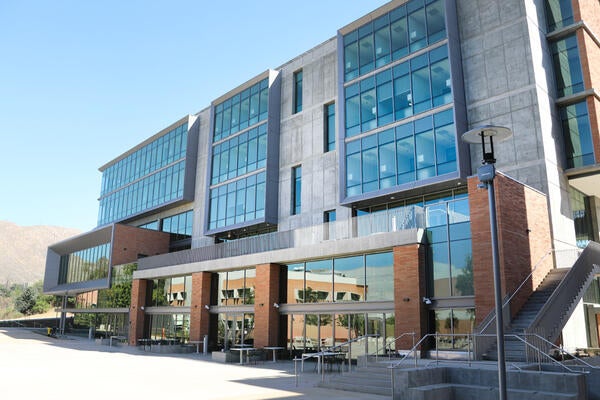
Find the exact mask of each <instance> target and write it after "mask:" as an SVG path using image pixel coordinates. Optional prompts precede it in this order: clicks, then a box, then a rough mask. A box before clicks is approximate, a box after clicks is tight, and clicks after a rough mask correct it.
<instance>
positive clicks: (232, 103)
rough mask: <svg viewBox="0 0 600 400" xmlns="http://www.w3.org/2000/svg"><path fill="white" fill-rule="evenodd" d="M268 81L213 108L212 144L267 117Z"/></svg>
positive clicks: (259, 83) (261, 82)
mask: <svg viewBox="0 0 600 400" xmlns="http://www.w3.org/2000/svg"><path fill="white" fill-rule="evenodd" d="M268 100H269V80H268V78H267V79H263V80H262V81H260V82H258V83H256V84H255V85H253V86H252V87H250V88H248V89H246V90H244V91H243V92H241V93H238V94H236V95H234V96H233V97H231V98H229V99H227V100H225V101H223V102H222V103H219V104H217V105H215V106H214V119H213V120H214V127H213V142H218V141H220V140H223V139H225V138H226V137H228V136H230V135H233V134H235V133H236V132H238V131H241V130H243V129H245V128H247V127H249V126H252V125H254V124H256V123H258V122H260V121H264V120H265V119H267V116H268Z"/></svg>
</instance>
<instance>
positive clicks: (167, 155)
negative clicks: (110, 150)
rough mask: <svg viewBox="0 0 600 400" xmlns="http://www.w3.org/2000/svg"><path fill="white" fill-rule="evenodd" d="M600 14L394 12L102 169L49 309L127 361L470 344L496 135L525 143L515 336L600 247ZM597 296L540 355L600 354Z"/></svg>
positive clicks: (477, 311) (60, 253)
mask: <svg viewBox="0 0 600 400" xmlns="http://www.w3.org/2000/svg"><path fill="white" fill-rule="evenodd" d="M598 15H600V5H599V4H598V3H597V2H586V1H577V0H572V1H571V0H567V1H563V0H560V1H559V0H546V1H541V0H540V1H523V0H510V1H506V0H504V1H498V0H490V1H487V2H486V3H485V4H481V3H479V4H478V5H474V4H473V2H471V1H467V0H459V1H450V0H409V1H406V0H393V1H391V2H390V3H388V4H386V5H385V6H383V7H381V8H378V9H376V10H374V11H373V12H371V13H370V14H368V15H365V16H364V17H362V18H360V19H358V20H356V21H354V22H352V23H351V24H349V25H347V26H345V27H342V28H340V29H339V30H338V31H337V35H336V36H334V37H333V38H331V39H329V40H327V41H325V42H324V43H322V44H320V45H319V46H317V47H315V48H313V49H310V50H308V51H307V52H305V53H303V54H301V55H299V56H298V57H296V58H294V59H292V60H290V61H289V62H287V63H285V64H284V65H281V66H279V67H276V68H272V69H267V70H266V71H265V72H264V73H262V74H260V75H258V76H256V77H254V78H252V79H250V80H249V81H247V82H246V83H244V84H243V85H241V86H238V87H235V88H233V89H232V90H231V91H229V92H228V93H225V94H223V95H222V96H221V97H219V98H217V99H215V100H214V101H213V102H212V103H211V104H210V105H209V106H208V107H206V108H204V109H202V110H201V111H200V112H198V113H197V114H195V115H192V116H187V117H184V118H182V119H181V120H179V121H177V122H176V123H174V124H173V125H171V126H169V127H167V128H165V129H164V130H162V131H160V132H158V133H157V134H155V135H154V136H152V137H150V138H149V139H148V140H146V141H144V142H143V143H140V144H139V145H138V146H136V147H134V148H132V149H131V150H129V151H128V152H126V153H124V154H122V155H121V156H119V157H117V158H116V159H114V160H112V161H110V162H109V163H107V164H106V165H104V166H103V167H101V168H100V171H101V172H102V188H101V194H100V211H99V217H98V227H97V228H96V229H95V230H93V231H91V232H88V233H84V234H82V235H79V236H77V237H74V238H72V239H68V240H66V241H63V242H60V243H57V244H55V245H53V246H50V248H49V250H48V259H47V265H46V276H45V282H44V289H45V291H46V292H47V293H54V294H60V295H64V296H65V301H64V303H63V311H64V312H67V311H68V312H73V313H75V319H74V328H77V327H80V328H84V329H87V328H88V327H90V326H92V327H95V329H96V330H97V331H100V332H103V333H104V332H119V333H120V334H125V333H126V334H127V335H128V337H129V342H130V344H132V345H135V344H136V343H137V341H138V340H139V339H141V338H159V339H160V338H178V339H180V340H183V341H188V340H200V339H201V338H202V337H203V336H204V335H208V337H209V341H210V347H211V348H215V349H216V348H227V347H228V346H230V345H231V344H232V343H236V342H248V341H252V342H253V343H254V344H255V345H256V346H267V345H272V346H273V345H281V346H286V347H287V348H290V349H293V348H296V349H300V348H302V349H303V348H309V347H310V348H312V347H319V346H322V345H331V344H334V343H340V342H344V341H347V340H349V339H351V338H353V337H357V336H360V335H363V334H367V333H378V334H380V335H381V340H386V341H388V343H389V342H391V343H393V342H394V341H393V338H394V337H397V336H399V335H400V334H401V333H403V332H416V333H417V335H423V334H426V333H432V332H441V333H447V334H448V333H452V334H468V333H471V332H473V331H478V330H479V329H481V326H482V324H484V323H486V322H487V321H489V319H486V317H488V314H489V313H490V312H491V311H492V310H493V304H494V299H493V286H492V272H491V263H492V261H491V259H492V256H491V250H490V249H491V246H490V233H489V232H490V228H489V219H488V201H487V200H488V198H487V192H486V190H485V189H481V188H478V186H477V183H478V180H477V177H476V176H471V175H473V174H474V173H475V171H476V169H477V166H478V165H479V164H480V160H481V158H482V154H481V151H480V150H479V149H478V148H477V147H476V146H473V148H469V145H468V144H467V143H464V142H463V141H462V140H461V135H462V134H463V133H464V132H465V131H467V130H469V129H471V128H473V127H475V126H479V125H484V124H492V125H501V126H505V127H508V128H510V129H511V131H512V133H513V136H512V137H511V138H510V139H509V140H507V141H505V142H503V143H499V144H496V145H495V152H496V157H497V164H496V166H497V168H498V170H499V171H501V172H500V173H499V176H498V177H497V178H496V185H497V187H496V197H497V209H498V222H499V223H498V226H499V238H500V267H501V271H502V288H503V295H505V296H506V297H507V298H510V299H511V302H510V304H509V305H508V306H507V308H506V313H507V315H508V317H509V318H508V324H510V320H511V318H512V317H514V316H516V315H517V313H518V311H519V308H520V307H521V306H522V305H523V304H525V303H526V301H527V299H528V297H529V295H530V294H531V293H532V292H533V291H534V290H535V289H536V288H537V286H538V285H539V284H540V282H541V281H542V280H543V278H544V277H545V276H546V274H547V273H548V272H549V271H550V270H552V269H553V268H555V267H565V266H571V265H573V263H574V261H575V258H574V257H571V255H572V254H573V252H572V251H571V250H572V249H573V248H576V247H577V246H579V247H581V248H583V247H585V246H586V245H587V244H588V243H590V242H593V241H598V239H599V224H598V214H600V199H599V198H600V189H599V188H600V167H599V165H600V124H599V122H598V118H597V117H598V115H600V111H599V110H600V103H599V101H598V99H599V97H598V95H597V93H596V90H595V87H596V86H597V85H598V84H599V83H600V75H599V74H600V70H598V68H597V67H594V66H595V65H600V63H598V62H597V60H598V58H599V57H600V42H599V41H598V38H597V36H596V35H598V34H600V20H598V17H597V16H598ZM333 29H334V27H332V30H333ZM265 67H266V68H267V67H268V66H265ZM221 78H222V79H226V78H227V77H221ZM200 79H201V78H200ZM597 109H599V110H597ZM596 263H597V264H598V262H596ZM590 281H591V287H592V289H594V290H590V291H588V293H587V295H586V296H585V298H584V299H583V300H581V298H582V296H581V294H582V291H581V293H578V295H576V296H575V298H576V299H575V301H573V304H563V305H562V306H563V308H564V310H563V309H562V308H560V309H559V310H558V311H557V312H558V314H557V315H559V316H560V323H559V325H560V327H559V331H558V332H554V333H552V334H548V335H547V337H549V338H550V337H551V338H552V340H556V339H557V338H558V335H559V334H560V330H562V340H563V342H564V343H565V344H566V345H569V346H586V345H589V346H595V347H597V346H598V329H597V324H596V312H595V311H594V307H593V304H596V303H600V300H599V299H598V295H596V293H597V292H598V290H597V288H598V284H597V281H596V280H595V279H592V278H591V277H590V276H588V277H587V280H585V282H582V283H581V286H582V287H583V286H589V285H590ZM580 300H581V301H580ZM570 315H573V317H571V320H570V322H568V323H567V319H568V317H569V316H570ZM585 324H587V325H586V326H587V329H581V326H582V325H585ZM63 328H64V326H63ZM536 328H537V329H538V331H539V329H541V328H543V327H540V326H537V327H536ZM553 335H554V336H553ZM467 343H468V341H467V340H448V341H441V342H439V343H438V345H439V346H441V347H443V348H445V349H463V348H464V346H466V345H467ZM394 345H395V346H396V347H405V348H406V347H410V343H409V341H408V340H407V339H403V340H400V341H399V342H397V343H395V344H394Z"/></svg>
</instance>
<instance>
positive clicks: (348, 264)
mask: <svg viewBox="0 0 600 400" xmlns="http://www.w3.org/2000/svg"><path fill="white" fill-rule="evenodd" d="M334 272H335V275H334V280H335V282H334V292H335V298H334V301H336V302H343V301H363V300H364V298H365V293H364V289H365V266H364V257H363V256H355V257H343V258H336V259H335V260H334Z"/></svg>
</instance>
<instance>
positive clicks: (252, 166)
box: [211, 123, 267, 185]
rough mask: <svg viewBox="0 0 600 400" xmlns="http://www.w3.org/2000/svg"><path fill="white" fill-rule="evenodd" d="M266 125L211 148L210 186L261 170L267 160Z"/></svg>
mask: <svg viewBox="0 0 600 400" xmlns="http://www.w3.org/2000/svg"><path fill="white" fill-rule="evenodd" d="M266 126H267V125H266V123H264V124H262V125H259V126H258V127H256V128H252V129H250V130H247V131H245V132H243V133H241V134H239V135H238V136H235V137H233V138H231V139H228V140H226V141H224V142H221V143H219V144H217V145H214V146H213V154H212V160H213V162H212V178H211V184H212V185H216V184H218V183H220V182H225V181H227V180H230V179H234V178H236V177H238V176H240V175H244V174H246V173H248V172H252V171H255V170H257V169H260V168H263V167H264V166H265V165H266V158H267V130H266Z"/></svg>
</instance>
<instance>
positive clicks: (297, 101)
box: [294, 70, 302, 114]
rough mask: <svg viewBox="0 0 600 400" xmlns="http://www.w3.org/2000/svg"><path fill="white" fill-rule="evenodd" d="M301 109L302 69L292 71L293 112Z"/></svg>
mask: <svg viewBox="0 0 600 400" xmlns="http://www.w3.org/2000/svg"><path fill="white" fill-rule="evenodd" d="M300 111H302V70H300V71H296V72H294V114H295V113H299V112H300Z"/></svg>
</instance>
